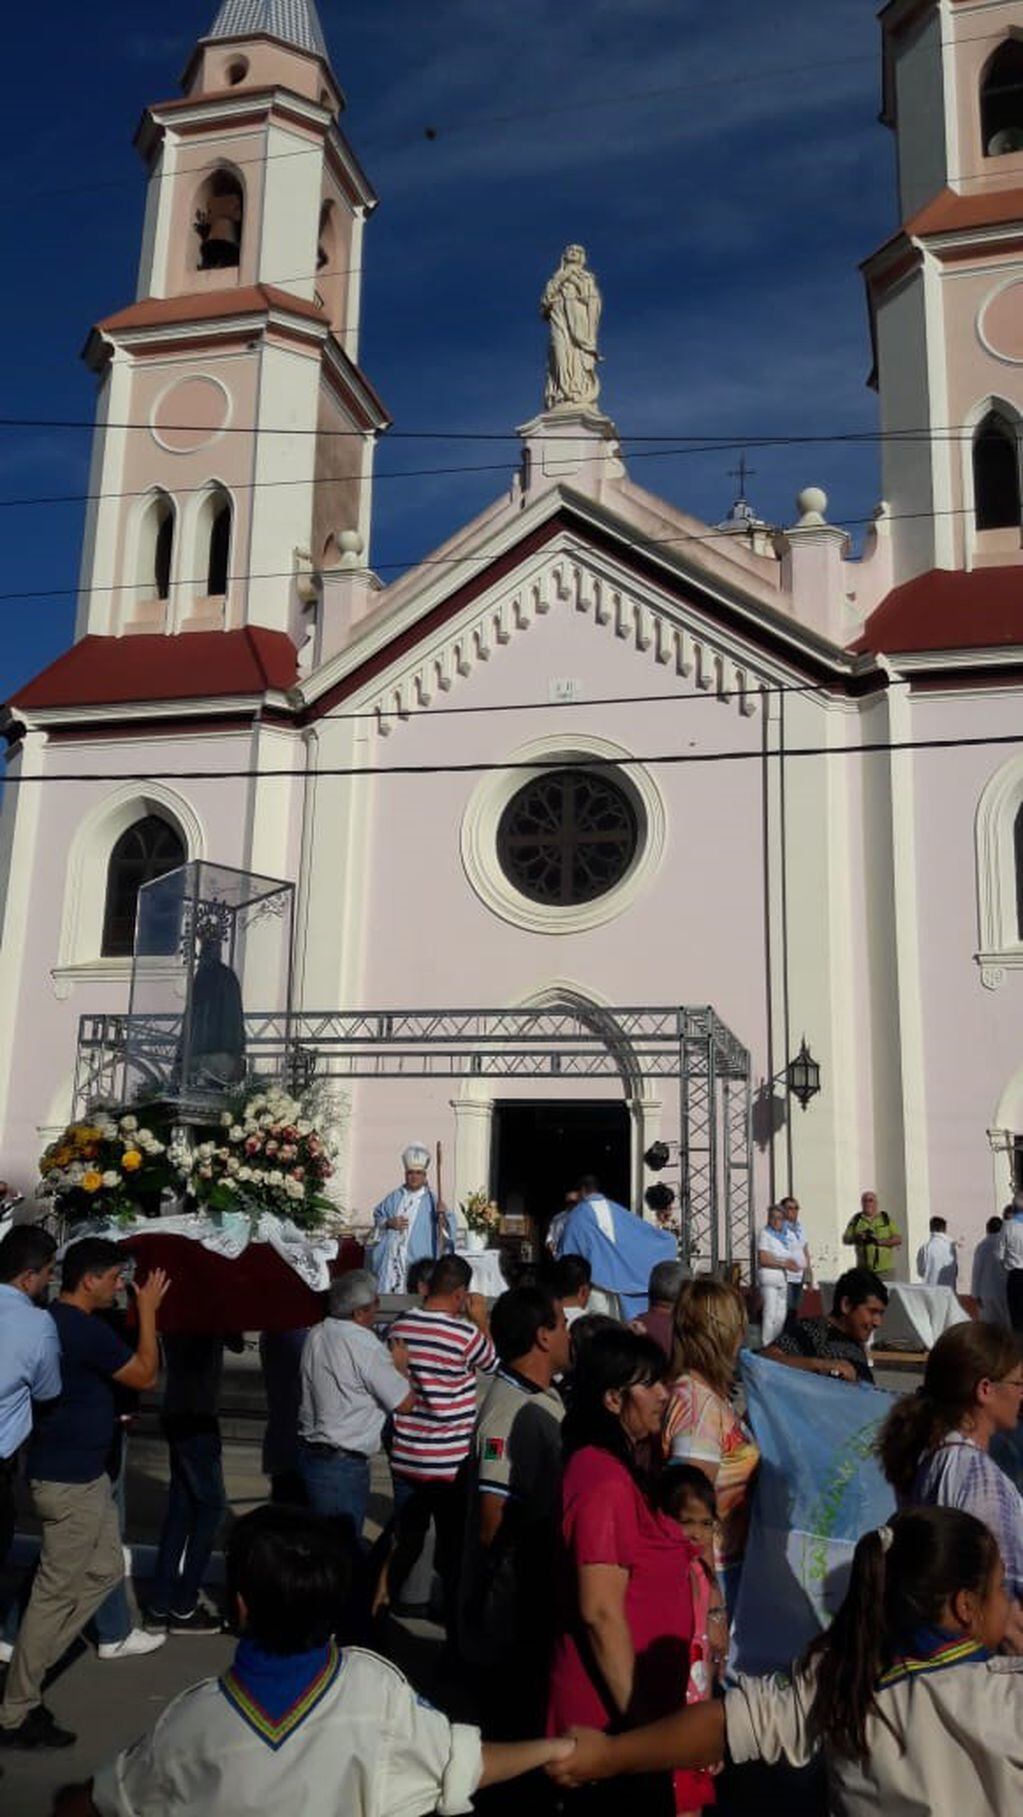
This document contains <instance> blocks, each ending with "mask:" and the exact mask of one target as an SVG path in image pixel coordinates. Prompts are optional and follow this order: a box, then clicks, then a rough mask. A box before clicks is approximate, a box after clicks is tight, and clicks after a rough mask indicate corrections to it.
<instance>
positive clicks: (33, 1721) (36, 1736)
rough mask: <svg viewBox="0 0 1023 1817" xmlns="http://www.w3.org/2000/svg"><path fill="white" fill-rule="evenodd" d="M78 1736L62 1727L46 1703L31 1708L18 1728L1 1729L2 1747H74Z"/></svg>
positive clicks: (0, 1741) (0, 1739)
mask: <svg viewBox="0 0 1023 1817" xmlns="http://www.w3.org/2000/svg"><path fill="white" fill-rule="evenodd" d="M77 1740H78V1736H77V1735H75V1734H73V1732H72V1731H71V1730H70V1729H62V1728H61V1727H60V1725H59V1724H58V1723H57V1722H56V1720H55V1718H54V1716H53V1713H52V1711H50V1710H48V1709H47V1708H46V1705H45V1704H44V1703H39V1704H37V1705H36V1707H35V1709H34V1710H30V1711H29V1713H28V1715H27V1716H26V1717H25V1720H24V1722H20V1723H19V1724H18V1727H17V1728H16V1729H0V1748H73V1747H74V1745H75V1742H76V1741H77Z"/></svg>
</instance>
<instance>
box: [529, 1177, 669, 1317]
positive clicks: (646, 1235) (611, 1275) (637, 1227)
mask: <svg viewBox="0 0 1023 1817" xmlns="http://www.w3.org/2000/svg"><path fill="white" fill-rule="evenodd" d="M557 1253H558V1255H559V1256H563V1255H581V1256H584V1257H585V1259H586V1261H587V1262H589V1264H590V1267H591V1269H592V1271H593V1285H594V1286H595V1287H602V1288H603V1289H604V1292H605V1293H616V1294H617V1295H618V1299H619V1302H620V1304H621V1308H622V1316H623V1317H624V1318H627V1319H634V1318H638V1316H639V1314H640V1313H641V1312H645V1311H646V1309H647V1306H648V1304H649V1300H650V1295H649V1291H648V1289H649V1284H650V1271H651V1269H652V1268H654V1267H655V1266H656V1264H657V1263H658V1262H675V1261H677V1260H678V1239H677V1238H676V1237H674V1236H672V1234H671V1232H670V1231H669V1230H659V1229H658V1227H657V1225H656V1224H647V1223H645V1222H644V1220H643V1219H642V1218H637V1217H636V1216H635V1215H634V1214H633V1213H632V1212H631V1211H626V1209H625V1206H624V1205H616V1204H615V1202H614V1200H613V1199H606V1198H604V1196H603V1194H602V1193H591V1194H590V1196H589V1197H588V1198H586V1199H580V1201H579V1203H578V1205H576V1206H575V1207H574V1209H573V1210H572V1211H570V1212H569V1214H568V1217H567V1219H566V1221H565V1223H564V1224H563V1225H562V1228H561V1231H560V1233H559V1236H558V1248H557Z"/></svg>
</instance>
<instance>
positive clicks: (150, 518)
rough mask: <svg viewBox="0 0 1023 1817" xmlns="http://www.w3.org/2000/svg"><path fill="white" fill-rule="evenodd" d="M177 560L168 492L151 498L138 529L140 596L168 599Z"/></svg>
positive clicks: (172, 516)
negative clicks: (174, 564) (173, 567)
mask: <svg viewBox="0 0 1023 1817" xmlns="http://www.w3.org/2000/svg"><path fill="white" fill-rule="evenodd" d="M173 561H174V506H173V504H172V503H171V500H170V499H169V498H168V496H167V494H166V492H158V493H156V495H155V497H154V498H152V499H151V500H150V502H149V504H148V505H147V506H146V509H145V511H144V513H143V516H142V523H141V525H140V528H139V559H138V597H139V599H140V600H141V599H166V598H167V596H168V594H169V593H170V583H171V569H172V565H173Z"/></svg>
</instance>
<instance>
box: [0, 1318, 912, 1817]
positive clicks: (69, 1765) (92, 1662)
mask: <svg viewBox="0 0 1023 1817" xmlns="http://www.w3.org/2000/svg"><path fill="white" fill-rule="evenodd" d="M918 1379H919V1378H918V1377H917V1376H915V1375H913V1374H910V1373H907V1372H905V1371H903V1370H900V1371H899V1372H898V1373H897V1374H892V1375H885V1376H882V1377H881V1379H880V1383H879V1385H882V1386H885V1387H891V1388H895V1389H896V1390H898V1391H902V1392H904V1391H905V1390H906V1389H907V1388H910V1387H914V1386H915V1385H916V1381H917V1380H918ZM262 1418H263V1399H262V1387H261V1382H260V1378H259V1373H258V1359H257V1353H256V1348H255V1344H254V1343H250V1345H249V1347H248V1348H247V1351H246V1354H245V1355H244V1356H243V1357H241V1358H230V1359H229V1360H228V1366H227V1367H226V1369H225V1391H224V1413H223V1419H222V1426H223V1431H224V1475H225V1481H226V1485H227V1493H228V1500H229V1503H230V1507H231V1511H232V1513H234V1514H244V1513H245V1511H246V1510H247V1509H248V1508H252V1507H256V1506H258V1505H259V1504H260V1503H261V1502H263V1501H264V1500H265V1499H266V1496H267V1492H268V1484H267V1480H266V1478H265V1476H264V1475H263V1472H262V1469H261V1463H260V1444H261V1438H262ZM166 1457H167V1453H166V1448H165V1446H164V1444H163V1441H162V1439H161V1438H160V1436H159V1432H158V1428H157V1424H156V1418H155V1411H154V1410H153V1408H152V1407H151V1406H146V1407H144V1410H143V1416H142V1419H141V1421H140V1426H139V1430H138V1431H137V1432H136V1433H135V1434H134V1435H133V1437H132V1440H131V1445H130V1451H129V1467H128V1537H129V1539H130V1541H131V1543H132V1546H133V1548H134V1550H135V1555H136V1558H137V1559H138V1560H139V1561H140V1563H141V1564H143V1565H144V1564H145V1562H146V1560H147V1558H148V1557H149V1548H151V1547H152V1545H153V1544H154V1543H155V1540H156V1538H157V1535H158V1532H159V1526H160V1520H161V1516H162V1512H163V1502H164V1494H165V1486H166ZM389 1507H390V1478H389V1473H388V1470H387V1466H386V1463H385V1462H384V1460H383V1458H382V1457H381V1458H378V1459H377V1460H376V1463H375V1466H374V1473H373V1496H372V1500H371V1503H370V1520H369V1523H368V1527H367V1531H368V1532H369V1533H370V1534H371V1535H372V1534H373V1532H374V1531H375V1530H376V1529H378V1528H379V1526H380V1525H381V1524H382V1523H383V1522H384V1521H385V1520H386V1518H387V1514H388V1511H389ZM21 1524H22V1528H23V1530H25V1531H29V1530H30V1529H31V1520H30V1519H29V1518H27V1516H26V1519H25V1520H24V1521H23V1522H22V1523H21ZM218 1562H219V1561H218V1560H215V1561H214V1563H215V1565H216V1564H217V1563H218ZM140 1587H141V1589H142V1591H143V1593H144V1590H145V1585H144V1583H142V1585H141V1586H140ZM214 1593H215V1591H214ZM440 1640H441V1635H440V1630H439V1629H436V1628H432V1627H431V1626H430V1625H429V1624H427V1623H421V1622H405V1623H402V1624H398V1623H395V1622H392V1623H389V1624H388V1634H387V1644H388V1650H389V1651H390V1652H392V1653H393V1655H394V1656H395V1657H396V1659H397V1660H398V1663H400V1664H401V1665H402V1667H403V1669H404V1670H405V1671H407V1673H408V1674H409V1676H410V1678H412V1680H413V1682H414V1683H415V1684H416V1686H417V1689H420V1690H422V1691H425V1692H426V1693H428V1694H429V1693H431V1692H433V1693H436V1692H437V1691H438V1689H439V1688H440V1687H438V1685H437V1677H436V1674H437V1669H438V1664H439V1654H440ZM233 1645H234V1643H233V1641H232V1640H231V1639H230V1638H229V1637H227V1636H214V1637H211V1638H205V1637H204V1638H197V1637H195V1636H185V1637H182V1636H175V1637H173V1638H171V1639H169V1640H168V1641H167V1643H166V1645H165V1646H163V1647H161V1648H160V1650H159V1651H158V1652H156V1653H151V1654H148V1655H146V1656H145V1657H144V1658H141V1659H127V1660H109V1661H102V1662H101V1661H99V1660H97V1658H96V1654H95V1651H94V1649H93V1648H92V1647H91V1646H90V1645H88V1644H87V1643H85V1642H79V1643H77V1645H76V1646H75V1647H74V1648H73V1649H72V1650H71V1652H70V1653H69V1654H68V1656H67V1658H66V1659H65V1661H64V1662H63V1663H62V1665H61V1667H60V1668H59V1670H58V1672H57V1673H56V1674H55V1676H54V1678H53V1680H52V1682H51V1684H50V1686H49V1688H48V1689H47V1692H46V1701H47V1703H48V1704H49V1706H50V1708H51V1709H52V1710H53V1713H54V1715H55V1716H56V1718H57V1720H58V1722H60V1723H61V1724H62V1725H63V1726H66V1727H68V1728H70V1729H73V1730H74V1731H75V1733H76V1734H77V1736H78V1743H77V1745H76V1746H75V1747H74V1748H68V1749H66V1750H64V1751H62V1752H59V1753H50V1752H42V1753H38V1754H31V1753H28V1754H21V1753H17V1752H5V1753H4V1755H3V1759H2V1762H0V1764H2V1767H3V1778H2V1779H0V1813H2V1817H47V1813H48V1812H49V1810H50V1807H51V1804H52V1800H53V1795H54V1793H55V1792H56V1790H57V1789H58V1787H60V1786H62V1785H65V1784H67V1783H68V1782H69V1781H77V1780H82V1779H87V1778H88V1777H89V1776H90V1775H91V1774H92V1773H93V1771H94V1770H95V1769H96V1768H97V1767H98V1766H100V1765H101V1764H102V1762H103V1761H105V1760H108V1759H110V1757H111V1756H112V1755H113V1754H116V1753H117V1752H118V1750H119V1749H121V1748H123V1747H125V1746H126V1745H127V1744H128V1743H129V1742H130V1741H132V1740H133V1739H134V1738H135V1737H136V1736H137V1735H139V1734H141V1733H142V1731H143V1730H145V1729H146V1728H148V1727H149V1726H150V1724H151V1723H152V1722H154V1721H155V1719H156V1717H157V1716H158V1715H159V1713H160V1711H161V1709H162V1708H163V1707H164V1705H165V1704H166V1703H167V1702H168V1700H169V1699H170V1698H172V1697H174V1696H175V1695H176V1694H177V1693H178V1692H179V1691H182V1690H184V1688H185V1687H186V1686H187V1685H190V1684H194V1683H195V1682H196V1680H197V1679H200V1678H207V1677H212V1676H215V1675H216V1674H217V1673H219V1672H220V1671H222V1670H223V1668H224V1666H225V1665H226V1664H227V1662H228V1661H229V1659H230V1657H231V1654H232V1651H233ZM444 1701H446V1699H445V1700H444ZM453 1713H454V1714H457V1715H463V1714H467V1712H463V1711H462V1710H455V1711H454V1712H453ZM720 1791H721V1798H720V1801H719V1807H718V1808H719V1813H720V1817H775V1814H777V1817H818V1813H819V1812H820V1810H821V1808H822V1807H821V1805H820V1802H819V1794H818V1792H817V1791H815V1790H814V1789H812V1788H810V1787H808V1786H806V1785H805V1783H804V1782H798V1781H797V1782H796V1783H792V1782H791V1781H790V1779H789V1778H788V1776H780V1775H778V1774H776V1773H771V1774H766V1775H765V1774H761V1773H758V1774H757V1775H756V1777H755V1778H754V1779H750V1778H749V1776H746V1775H736V1776H735V1777H734V1778H733V1779H732V1780H731V1781H730V1782H729V1784H728V1785H727V1786H725V1785H722V1786H721V1787H720ZM529 1803H530V1799H529V1795H528V1791H526V1792H524V1799H523V1810H524V1813H525V1812H526V1811H527V1809H528V1807H529ZM570 1812H571V1804H570V1802H569V1806H568V1817H570ZM275 1817H277V1814H275ZM279 1817H285V1813H280V1814H279ZM639 1817H641V1814H639Z"/></svg>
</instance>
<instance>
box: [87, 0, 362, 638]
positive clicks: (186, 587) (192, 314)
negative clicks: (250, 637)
mask: <svg viewBox="0 0 1023 1817" xmlns="http://www.w3.org/2000/svg"><path fill="white" fill-rule="evenodd" d="M182 88H183V96H182V98H181V99H178V100H171V101H164V102H159V103H157V104H155V105H153V106H151V107H149V108H148V109H147V110H146V112H145V114H144V115H143V118H142V121H141V124H140V126H139V129H138V132H137V135H136V144H137V146H138V149H139V151H140V153H141V156H142V158H143V160H144V161H145V164H146V167H147V170H148V177H149V182H148V198H147V206H146V214H145V225H144V231H143V243H142V254H141V260H140V266H139V281H138V291H137V295H136V299H135V301H134V303H132V304H130V305H129V307H127V308H126V309H123V310H120V311H119V312H118V313H117V314H115V315H112V316H109V317H108V318H107V319H106V320H105V321H102V322H100V323H99V324H98V326H97V327H96V328H95V329H94V330H93V332H92V334H91V335H90V337H89V341H88V343H87V346H86V350H85V357H86V359H87V361H88V363H89V365H90V366H91V367H92V369H93V370H94V371H95V372H96V374H97V376H98V377H99V380H100V398H99V407H98V420H97V429H96V437H95V443H94V448H93V460H92V472H91V476H90V486H89V491H90V494H91V495H92V496H93V499H94V503H93V504H92V505H91V507H90V515H89V518H88V520H87V524H86V535H85V543H84V551H83V561H82V574H81V586H80V597H79V612H78V622H77V626H76V635H77V636H82V635H84V634H85V633H86V632H93V633H96V634H100V635H108V636H109V635H114V636H120V635H129V634H132V633H150V634H153V633H157V634H161V635H174V634H177V633H183V632H188V631H193V630H196V631H200V630H201V631H210V630H218V629H221V630H235V629H238V628H240V627H242V626H245V625H261V626H264V627H268V628H270V629H273V630H277V631H283V632H286V633H287V634H288V635H289V636H291V637H292V638H293V639H294V641H295V642H296V643H299V642H301V641H302V639H303V637H304V635H305V613H306V611H307V610H308V605H309V602H310V599H311V597H313V596H314V591H315V587H314V583H313V582H312V581H311V578H310V577H311V576H315V575H316V574H318V573H319V571H320V570H321V569H322V568H324V567H331V566H336V565H337V563H338V561H339V559H340V550H339V546H338V544H337V542H336V539H337V537H339V536H341V535H343V534H346V533H347V535H348V539H349V541H350V540H351V536H352V533H355V534H356V535H357V536H358V537H359V538H360V539H361V547H362V549H363V550H368V547H369V528H370V522H369V520H370V504H371V489H372V469H373V451H374V444H375V440H376V437H377V435H378V434H379V433H380V432H381V431H382V430H383V429H384V428H386V426H387V416H386V413H385V411H384V409H383V406H382V405H381V403H380V401H379V399H378V398H377V396H376V394H375V392H374V391H373V388H372V386H371V385H370V384H369V382H368V380H367V379H366V378H365V377H364V375H363V374H362V372H361V371H360V369H359V364H358V358H359V308H360V293H361V267H362V238H363V229H364V225H365V222H366V219H367V217H368V216H369V214H370V213H371V212H372V210H373V209H374V207H375V206H376V197H375V195H374V193H373V190H372V188H371V187H370V184H369V182H368V181H367V179H366V177H365V175H364V173H363V171H362V169H361V168H360V165H359V163H358V161H357V159H356V157H355V155H354V153H353V152H352V150H351V148H350V147H349V145H348V143H347V141H346V139H345V137H344V134H343V133H342V131H341V129H340V125H339V116H340V114H341V112H342V110H343V108H344V105H345V102H344V96H343V94H342V92H341V89H340V86H339V84H338V81H337V77H336V76H335V74H334V71H333V68H332V65H331V61H330V57H329V54H328V50H327V45H326V43H325V40H324V36H323V30H322V27H321V24H320V20H319V16H318V14H317V10H316V5H315V0H223V4H222V5H221V7H220V10H219V12H218V13H217V16H216V18H215V19H214V21H213V24H212V27H211V29H210V32H209V34H208V36H206V37H205V38H203V39H202V40H201V41H200V42H199V44H198V45H197V46H196V48H195V50H194V52H193V54H192V56H191V58H190V60H189V63H188V66H187V68H186V70H185V73H184V77H183V81H182Z"/></svg>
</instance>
